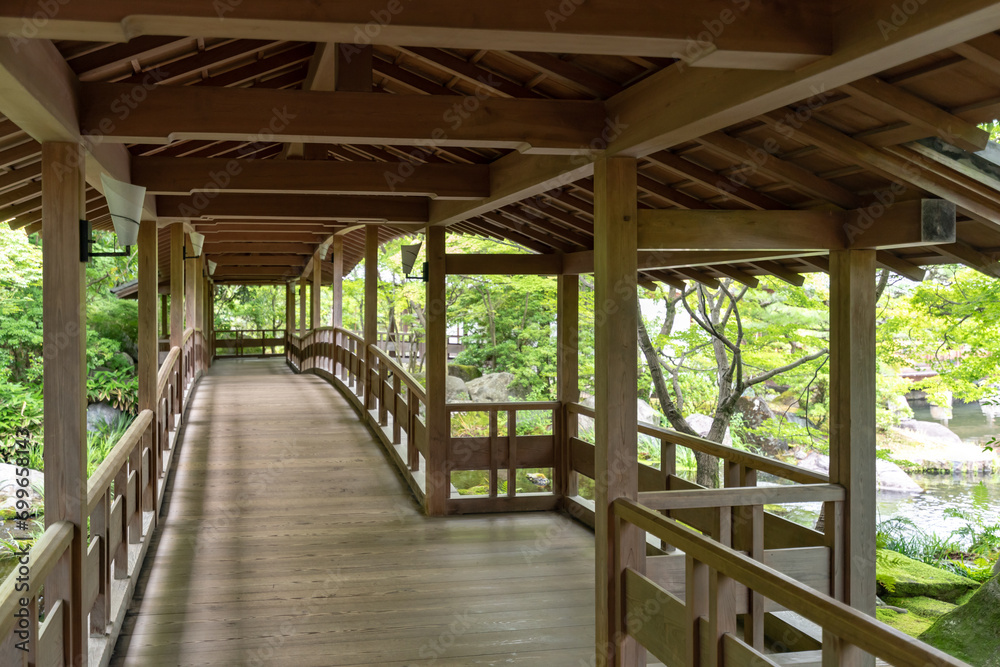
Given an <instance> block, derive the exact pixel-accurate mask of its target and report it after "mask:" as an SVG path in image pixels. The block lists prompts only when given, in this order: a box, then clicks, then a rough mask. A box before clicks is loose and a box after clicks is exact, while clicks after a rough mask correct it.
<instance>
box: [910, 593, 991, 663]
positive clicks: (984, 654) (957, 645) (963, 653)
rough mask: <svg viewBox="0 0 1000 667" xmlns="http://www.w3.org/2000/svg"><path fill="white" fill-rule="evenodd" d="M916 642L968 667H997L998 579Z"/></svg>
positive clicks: (975, 594)
mask: <svg viewBox="0 0 1000 667" xmlns="http://www.w3.org/2000/svg"><path fill="white" fill-rule="evenodd" d="M918 639H919V640H921V641H923V642H926V643H928V644H930V645H931V646H933V647H935V648H937V649H940V650H942V651H944V652H945V653H950V654H951V655H953V656H955V657H956V658H959V659H961V660H964V661H965V662H967V663H969V664H970V665H981V666H982V667H1000V578H998V577H993V578H992V579H990V580H989V581H987V582H986V583H985V584H983V585H982V587H981V588H980V589H979V590H978V591H976V592H975V593H974V594H973V595H972V597H971V598H969V600H968V602H966V603H965V604H963V605H962V606H960V607H958V608H956V609H955V610H953V611H951V612H949V613H947V614H945V615H944V616H942V617H941V618H939V619H938V620H937V621H936V622H935V623H934V625H932V626H931V627H930V628H928V629H927V630H926V631H925V632H924V633H923V634H921V635H920V636H919V637H918Z"/></svg>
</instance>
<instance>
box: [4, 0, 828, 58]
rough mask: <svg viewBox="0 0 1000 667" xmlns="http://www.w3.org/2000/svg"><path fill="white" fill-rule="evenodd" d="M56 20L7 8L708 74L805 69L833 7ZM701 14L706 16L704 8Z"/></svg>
mask: <svg viewBox="0 0 1000 667" xmlns="http://www.w3.org/2000/svg"><path fill="white" fill-rule="evenodd" d="M57 9H58V11H55V12H53V15H52V16H47V17H46V20H45V21H38V20H36V19H35V13H36V12H37V11H38V10H37V8H34V9H33V8H32V7H22V6H20V5H14V6H11V7H2V8H0V30H2V32H3V34H5V35H6V34H15V35H18V34H20V31H21V30H22V28H23V26H24V25H25V21H32V23H30V24H29V25H32V26H33V29H34V31H35V32H33V34H34V35H37V36H39V37H45V38H48V39H76V40H86V41H104V42H124V41H128V40H129V39H132V38H134V37H136V36H139V35H177V36H183V37H188V36H191V35H199V36H209V35H210V36H213V37H230V38H260V36H261V35H267V36H269V37H271V38H273V39H280V40H287V41H301V42H331V41H332V42H344V43H347V44H359V45H360V44H387V45H397V44H405V45H408V46H433V47H443V48H456V49H474V50H480V49H491V50H521V51H544V52H549V53H587V54H613V55H623V56H659V57H668V58H669V57H675V58H683V59H685V60H688V61H690V62H698V63H699V64H700V65H702V66H714V67H755V68H758V69H794V68H797V67H801V66H802V65H804V64H806V63H809V62H812V61H814V60H815V59H816V58H818V57H820V56H822V55H825V54H827V53H829V52H830V49H831V44H832V34H831V32H832V31H831V29H830V15H829V9H828V7H827V3H826V2H823V1H822V0H800V1H799V2H795V3H784V2H782V3H771V2H752V3H743V2H731V1H729V0H713V1H712V2H705V3H699V4H692V3H690V2H688V1H687V0H659V1H658V2H655V3H650V2H645V1H644V0H590V1H589V2H585V3H581V2H565V3H552V4H551V6H549V5H544V4H543V5H540V4H539V3H538V2H536V1H535V0H508V1H507V2H502V3H480V4H479V5H477V7H476V11H474V12H466V11H455V6H454V4H453V3H452V2H450V1H449V0H433V1H431V2H419V3H411V2H404V1H403V0H389V1H388V2H386V1H385V0H360V1H356V2H343V3H330V2H315V1H308V0H286V1H285V2H282V3H280V4H275V3H269V2H260V1H245V0H244V1H240V0H219V1H218V2H214V3H206V2H204V1H203V0H178V1H176V2H169V3H163V2H155V1H154V0H103V1H102V2H100V3H69V4H61V5H58V6H57ZM699 10H700V11H699Z"/></svg>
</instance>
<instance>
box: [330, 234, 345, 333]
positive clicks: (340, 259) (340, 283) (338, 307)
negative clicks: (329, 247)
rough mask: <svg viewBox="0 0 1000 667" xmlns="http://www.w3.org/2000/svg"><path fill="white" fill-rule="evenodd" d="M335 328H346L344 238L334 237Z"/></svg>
mask: <svg viewBox="0 0 1000 667" xmlns="http://www.w3.org/2000/svg"><path fill="white" fill-rule="evenodd" d="M333 326H335V327H343V326H344V237H343V236H334V237H333Z"/></svg>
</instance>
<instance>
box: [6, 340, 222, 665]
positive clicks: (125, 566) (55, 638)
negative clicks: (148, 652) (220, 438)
mask: <svg viewBox="0 0 1000 667" xmlns="http://www.w3.org/2000/svg"><path fill="white" fill-rule="evenodd" d="M206 349H207V347H206V345H205V339H204V336H203V335H202V333H201V331H199V330H188V331H186V332H185V335H184V338H183V342H182V345H181V346H179V347H175V348H173V349H172V350H171V351H170V353H169V354H168V355H167V358H166V359H165V360H164V362H163V364H162V365H161V366H160V369H159V372H158V375H157V384H156V403H155V406H154V409H150V410H143V411H142V412H140V413H139V415H138V416H137V417H136V418H135V420H133V422H132V424H131V425H130V426H129V428H128V429H127V430H126V431H125V433H124V434H123V435H122V437H121V438H120V439H119V441H118V442H117V443H116V444H115V446H114V447H113V448H112V450H111V452H109V453H108V455H107V457H106V458H105V459H104V461H103V462H102V463H101V464H100V465H99V466H98V467H97V469H96V470H95V471H94V474H93V475H91V476H90V478H89V479H88V480H87V496H86V508H85V509H86V514H87V516H88V517H89V530H88V531H87V533H86V535H85V536H84V537H85V540H86V542H85V545H86V552H85V554H86V555H85V561H84V563H83V585H82V594H83V599H82V601H81V602H82V604H83V606H84V607H85V608H86V609H88V610H89V616H90V628H89V635H90V655H91V656H94V655H101V656H105V657H109V656H110V651H111V650H112V649H113V648H114V643H115V639H116V637H117V634H118V632H119V631H120V629H121V626H122V623H123V622H124V619H125V611H126V609H127V607H128V604H129V601H130V600H131V597H132V593H133V592H134V590H135V586H136V582H137V580H138V576H139V571H140V569H141V567H142V561H143V558H144V556H145V554H146V551H147V550H148V548H149V544H150V541H151V539H152V528H153V527H154V525H155V523H156V516H157V514H158V513H159V508H160V506H161V503H162V500H163V489H164V487H165V485H166V478H167V474H168V471H169V470H170V463H171V461H172V459H173V456H172V454H173V438H172V437H171V435H172V434H174V433H175V432H176V430H177V429H178V428H179V425H180V418H181V416H182V415H183V412H184V408H185V401H186V398H187V396H189V390H190V389H191V388H192V385H193V384H194V382H195V381H196V380H197V378H198V376H199V374H200V373H201V372H202V371H203V370H204V368H205V364H206V362H207V359H206V355H205V351H206ZM73 533H74V526H73V524H72V523H70V522H68V521H60V522H56V523H53V524H52V525H49V526H48V527H47V528H46V530H45V532H44V533H43V534H42V536H41V537H40V538H39V539H38V540H37V541H36V542H35V545H34V546H33V547H32V549H31V550H30V552H29V554H28V557H27V558H26V561H27V562H26V563H24V567H25V568H27V569H26V570H25V571H20V570H19V569H15V570H14V572H12V573H11V574H10V575H9V576H8V577H7V579H6V580H5V581H4V582H3V584H2V586H0V638H3V642H2V644H0V664H3V665H57V664H64V663H63V656H64V655H65V651H66V650H67V644H66V642H67V641H68V634H69V633H68V632H67V631H66V630H67V628H68V621H69V618H70V606H71V602H70V601H68V600H56V599H51V598H50V597H49V596H46V597H45V599H44V608H42V607H43V605H42V603H41V602H40V598H39V592H40V591H41V590H42V586H43V585H44V582H45V578H46V576H47V575H48V574H49V572H51V570H52V568H53V567H54V566H55V564H56V563H57V562H58V561H59V559H60V558H62V557H63V555H64V554H66V552H67V549H68V548H69V546H70V544H71V543H72V540H73ZM19 577H20V578H19ZM25 580H26V581H27V582H28V589H27V590H23V589H22V587H21V586H19V584H20V583H21V582H22V581H25ZM22 598H23V600H22ZM24 601H26V602H27V603H28V604H27V605H22V604H21V603H22V602H24ZM21 609H25V610H26V611H24V612H21V611H20V610H21ZM19 614H23V619H22V617H21V616H17V615H19ZM87 630H88V629H87V628H85V629H84V631H85V632H86V631H87ZM22 631H23V632H24V634H23V635H19V634H18V633H19V632H22ZM22 640H23V641H24V642H25V643H24V645H23V646H24V648H26V649H27V651H26V652H25V651H22V650H20V649H19V648H18V646H17V644H18V643H19V642H21V641H22Z"/></svg>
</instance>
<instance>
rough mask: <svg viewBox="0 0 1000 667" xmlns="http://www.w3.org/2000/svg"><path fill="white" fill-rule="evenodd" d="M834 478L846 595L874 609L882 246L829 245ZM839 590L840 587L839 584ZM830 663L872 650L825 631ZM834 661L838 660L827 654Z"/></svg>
mask: <svg viewBox="0 0 1000 667" xmlns="http://www.w3.org/2000/svg"><path fill="white" fill-rule="evenodd" d="M830 483H832V484H841V485H843V486H844V488H845V489H847V498H846V502H845V503H844V517H843V532H842V535H841V538H840V540H839V542H840V547H841V552H840V554H837V558H835V560H839V561H840V562H841V563H843V571H842V573H840V574H841V575H842V582H843V590H842V591H840V592H841V594H842V599H843V601H844V602H846V603H847V604H849V605H851V606H852V607H854V608H855V609H857V610H859V611H862V612H864V613H866V614H869V615H871V616H874V615H875V509H876V504H875V500H876V498H875V496H876V494H875V251H874V250H835V251H832V252H831V253H830ZM835 592H836V591H835ZM823 642H824V651H823V652H824V664H838V665H851V666H853V667H871V666H872V665H874V664H875V660H874V658H873V657H872V656H870V655H867V654H865V653H863V652H861V651H859V650H857V649H856V648H854V647H848V646H845V645H842V644H840V642H837V641H836V640H835V639H834V638H833V637H829V636H827V635H824V638H823ZM828 661H832V663H831V662H828Z"/></svg>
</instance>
